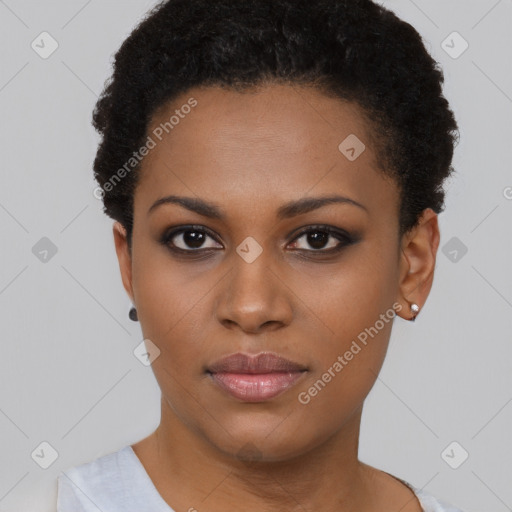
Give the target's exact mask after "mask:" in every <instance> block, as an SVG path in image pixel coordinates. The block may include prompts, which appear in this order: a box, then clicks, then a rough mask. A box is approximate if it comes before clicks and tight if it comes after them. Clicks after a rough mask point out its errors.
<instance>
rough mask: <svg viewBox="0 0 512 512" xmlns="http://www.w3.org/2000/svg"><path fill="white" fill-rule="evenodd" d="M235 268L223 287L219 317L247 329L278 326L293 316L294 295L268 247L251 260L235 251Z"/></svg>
mask: <svg viewBox="0 0 512 512" xmlns="http://www.w3.org/2000/svg"><path fill="white" fill-rule="evenodd" d="M233 260H234V261H233V268H232V269H231V271H230V272H228V275H227V277H226V279H225V280H224V283H223V285H222V286H221V287H219V297H218V300H217V304H216V316H217V319H218V321H219V322H220V323H221V324H223V325H224V327H226V328H229V329H234V328H239V329H241V330H243V331H244V332H245V333H259V332H263V331H265V330H271V331H273V330H276V329H279V328H282V327H284V326H286V325H288V324H289V323H290V322H291V319H292V316H293V308H292V303H291V295H292V292H291V291H290V288H289V286H287V285H286V284H285V282H284V280H283V278H281V277H280V276H279V270H278V269H277V268H275V267H276V266H275V265H272V262H271V255H270V254H269V252H268V253H267V252H266V251H265V250H264V251H263V252H262V253H261V254H260V255H259V256H258V257H257V258H256V259H255V260H254V261H252V262H251V263H249V262H248V261H246V260H244V259H243V258H242V257H240V256H239V255H238V254H235V255H234V258H233Z"/></svg>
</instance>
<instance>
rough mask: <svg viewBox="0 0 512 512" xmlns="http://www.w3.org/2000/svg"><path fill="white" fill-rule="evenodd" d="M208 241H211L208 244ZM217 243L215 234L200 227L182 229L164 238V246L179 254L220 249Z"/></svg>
mask: <svg viewBox="0 0 512 512" xmlns="http://www.w3.org/2000/svg"><path fill="white" fill-rule="evenodd" d="M208 239H210V242H208ZM212 241H213V243H212ZM216 243H217V242H216V241H215V237H214V236H213V234H211V233H210V231H209V230H207V229H205V228H203V227H200V226H186V227H181V228H180V229H175V230H173V231H171V232H168V233H166V234H164V236H163V237H162V244H164V245H166V246H168V247H169V248H170V249H171V250H173V251H177V252H199V251H201V250H203V249H217V248H219V247H218V245H217V246H216V245H215V244H216ZM220 248H222V246H220Z"/></svg>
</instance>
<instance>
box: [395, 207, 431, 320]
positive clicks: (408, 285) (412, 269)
mask: <svg viewBox="0 0 512 512" xmlns="http://www.w3.org/2000/svg"><path fill="white" fill-rule="evenodd" d="M439 240H440V234H439V225H438V222H437V214H436V213H435V212H434V211H433V210H432V209H431V208H426V209H425V210H423V213H422V215H421V217H420V220H419V224H418V225H417V226H416V227H415V228H414V229H413V230H412V231H411V232H410V233H406V234H405V235H404V236H403V239H402V241H401V248H400V251H401V254H400V282H399V297H398V302H399V303H400V304H401V305H402V309H401V310H400V311H401V313H397V314H400V316H401V317H402V318H405V319H406V320H412V319H413V318H414V317H415V316H416V314H415V313H413V312H412V311H411V304H413V303H416V304H418V306H419V307H420V311H421V309H422V308H423V305H424V304H425V302H426V300H427V297H428V294H429V293H430V289H431V287H432V282H433V280H434V269H435V266H436V254H437V248H438V247H439Z"/></svg>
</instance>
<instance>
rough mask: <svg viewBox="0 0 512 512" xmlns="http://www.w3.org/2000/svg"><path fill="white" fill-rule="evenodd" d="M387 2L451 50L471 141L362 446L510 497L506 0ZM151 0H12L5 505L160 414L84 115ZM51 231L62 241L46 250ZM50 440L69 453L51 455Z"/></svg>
mask: <svg viewBox="0 0 512 512" xmlns="http://www.w3.org/2000/svg"><path fill="white" fill-rule="evenodd" d="M382 3H383V4H384V5H385V6H386V7H388V8H390V9H392V10H394V11H395V12H396V13H397V14H398V15H399V16H400V17H401V18H403V19H405V20H406V21H408V22H409V23H411V24H412V25H413V26H414V27H415V28H416V29H417V30H418V31H419V32H420V33H421V34H422V36H423V37H424V39H425V41H426V44H427V48H428V49H429V51H430V52H431V53H432V55H433V56H434V58H435V59H436V60H437V61H439V62H440V64H441V66H442V68H443V70H444V73H445V78H446V83H445V95H446V97H447V98H448V100H449V101H450V103H451V106H452V108H453V110H454V111H455V115H456V117H457V120H458V123H459V125H460V132H461V141H460V144H459V145H458V147H457V149H456V154H455V159H454V166H455V168H456V170H457V174H456V175H455V177H454V178H453V179H452V180H451V181H450V182H449V183H448V196H447V208H446V211H445V212H444V213H442V214H441V215H440V218H439V220H440V225H441V233H442V235H441V236H442V238H441V246H440V250H439V254H438V261H437V267H436V275H435V281H434V286H433V289H432V292H431V295H430V297H429V300H428V302H427V304H426V305H425V308H424V310H423V311H422V312H421V314H420V316H419V317H418V320H417V321H416V323H415V324H413V323H408V322H406V321H404V320H402V319H400V318H397V319H396V321H395V325H394V328H393V335H392V339H391V345H390V348H389V353H388V356H387V359H386V362H385V364H384V368H383V370H382V372H381V374H380V376H379V379H378V381H377V382H376V384H375V387H374V388H373V390H372V391H371V393H370V395H369V397H368V399H367V402H366V406H365V411H364V416H363V423H362V427H361V442H360V456H361V459H362V460H363V461H364V462H366V463H368V464H372V465H374V466H376V467H379V468H381V469H383V470H385V471H388V472H391V473H393V474H395V475H397V476H400V477H402V478H404V479H406V480H408V481H409V482H411V483H413V484H414V485H416V486H417V487H421V488H425V489H426V490H427V491H429V492H431V493H433V494H435V495H437V496H438V497H440V498H442V499H445V500H447V501H450V502H452V503H454V504H456V505H458V506H459V507H460V508H461V509H463V510H464V511H465V512H476V511H479V510H485V512H502V511H506V510H512V485H511V484H512V442H511V432H512V403H511V402H512V371H511V366H512V363H511V361H512V343H511V337H512V336H511V333H512V309H511V308H512V273H511V270H510V262H511V261H512V258H511V256H512V242H511V239H512V229H511V228H512V226H511V224H512V222H511V219H512V172H511V170H510V169H511V167H510V165H511V164H510V162H511V160H512V151H511V147H512V143H511V135H512V133H511V132H512V129H511V121H510V119H511V113H512V73H511V69H510V62H511V57H512V55H511V48H512V36H511V33H512V31H511V27H512V2H511V1H510V0H500V1H496V0H479V1H463V0H459V1H455V0H451V1H446V0H442V1H441V0H435V1H433V0H429V1H427V0H415V1H412V0H389V1H385V2H382ZM153 4H154V2H151V1H142V0H138V1H133V0H132V1H125V0H123V1H112V0H108V1H105V0H103V1H99V0H92V1H85V0H72V1H71V0H65V1H64V0H58V1H57V0H55V1H46V2H43V1H35V0H31V1H27V0H5V1H0V40H1V48H2V52H1V55H2V57H1V59H2V62H1V66H0V116H1V119H2V123H1V126H0V131H1V138H0V140H1V144H2V148H1V149H2V159H1V162H0V168H1V185H2V186H1V188H0V225H1V229H2V241H1V244H2V245H1V247H2V249H1V253H0V257H1V264H0V317H1V320H2V321H1V330H2V344H1V351H2V357H1V358H0V375H1V379H2V381H1V382H2V385H1V386H0V434H1V440H0V449H1V456H0V461H1V463H0V510H1V511H17V512H23V511H29V510H30V511H52V510H55V499H56V476H57V474H58V473H59V472H60V471H61V470H64V469H66V468H68V467H70V466H74V465H76V464H79V463H82V462H85V461H89V460H92V459H94V458H96V457H98V456H100V455H103V454H105V453H109V452H112V451H115V450H117V449H119V448H121V447H122V446H125V445H127V444H131V443H134V442H135V441H137V440H139V439H141V438H142V437H145V436H146V435H148V434H149V433H150V432H152V431H153V430H154V428H156V426H157V424H158V421H159V415H160V410H159V389H158V387H157V384H156V381H155V379H154V377H153V374H152V372H151V367H146V366H144V365H142V364H141V363H140V362H139V360H138V359H136V358H135V357H134V355H133V350H134V349H135V347H136V346H137V345H138V344H139V343H140V342H141V340H142V336H141V332H140V328H139V324H136V323H133V322H131V321H130V320H129V319H128V316H127V313H128V309H129V306H130V303H129V300H128V298H127V296H126V294H125V292H124V289H123V287H122V284H121V279H120V276H119V270H118V265H117V259H116V257H115V251H114V245H113V240H112V233H111V226H112V221H111V220H110V219H108V218H107V217H105V216H104V215H103V213H102V211H101V203H100V201H98V200H97V199H95V197H94V196H93V189H94V187H95V186H96V185H95V182H94V181H93V177H92V170H91V166H92V161H93V158H94V154H95V149H96V144H97V141H98V138H97V136H96V134H95V132H94V130H93V128H92V127H91V125H90V118H91V111H92V108H93V105H94V103H95V101H96V99H97V95H98V94H99V93H100V91H101V89H102V86H103V83H104V81H105V80H106V79H107V77H108V76H109V74H110V61H111V60H110V59H111V55H112V54H113V53H114V52H115V51H116V50H117V48H118V47H119V45H120V44H121V42H122V40H123V39H124V38H125V37H126V36H127V35H128V34H129V32H130V30H131V29H132V28H133V26H134V25H135V24H136V22H137V21H138V20H139V19H140V18H141V16H142V15H143V13H145V12H146V11H147V9H148V8H149V7H151V6H152V5H153ZM43 31H47V32H49V33H50V34H51V36H52V37H53V38H54V39H55V40H56V41H57V42H58V45H59V47H58V49H57V50H56V51H55V52H54V53H53V54H52V55H51V56H50V57H48V58H47V59H43V58H41V57H40V56H39V54H38V53H36V52H35V51H34V50H33V49H32V47H31V43H32V41H34V40H36V43H37V41H38V40H39V41H40V39H37V38H38V36H39V34H40V33H41V32H43ZM454 31H457V32H458V33H460V34H461V36H462V37H463V38H464V39H465V40H466V41H467V42H468V43H469V48H468V49H467V50H466V51H465V52H464V53H462V55H460V56H458V58H453V57H452V56H450V55H449V54H448V53H447V52H446V51H445V50H444V49H443V47H442V42H443V41H444V40H446V38H447V37H448V36H449V35H450V34H451V33H452V32H454ZM451 41H453V43H452V42H451ZM39 44H40V46H41V45H42V44H41V43H39ZM445 44H449V45H450V46H452V47H453V48H452V49H451V50H450V51H451V52H452V53H453V52H458V51H459V50H460V49H461V48H462V47H461V41H460V40H457V39H453V36H452V37H451V38H448V40H447V43H445ZM45 48H46V49H48V48H49V42H48V40H47V41H46V43H45ZM43 237H47V238H48V239H49V240H51V242H52V244H54V246H55V247H56V249H57V252H56V254H54V255H53V254H52V252H51V250H50V252H49V253H48V254H46V261H41V258H43V259H44V257H45V256H44V254H45V253H44V252H41V251H43V250H44V249H45V248H47V246H48V244H49V242H48V240H43V241H41V239H42V238H43ZM454 237H455V239H454V240H452V239H453V238H454ZM37 244H39V245H37ZM447 244H448V245H447ZM34 246H35V247H36V248H35V249H33V248H34ZM464 247H466V248H467V253H466V254H463V248H464ZM453 251H456V252H453ZM34 253H35V254H34ZM455 257H456V259H455ZM454 259H455V260H454ZM454 441H456V442H457V443H458V444H459V445H460V447H459V445H457V446H456V447H455V449H454V450H453V451H451V448H450V449H448V451H447V452H445V449H446V448H447V447H448V446H449V445H450V443H452V442H454ZM42 442H47V443H49V444H50V445H51V446H52V447H53V448H54V449H55V450H56V451H57V452H58V458H57V459H56V460H55V461H54V462H53V463H52V464H51V465H50V466H49V467H48V468H47V469H43V468H42V467H40V464H44V463H45V461H46V463H48V462H49V461H50V460H49V459H48V458H49V457H50V456H51V454H50V450H49V449H48V447H46V445H43V446H42V447H41V446H40V444H41V443H42ZM463 449H464V450H466V451H467V452H468V453H469V457H468V458H467V460H465V461H464V462H463V463H462V464H461V465H460V466H459V467H458V468H457V469H453V468H452V467H450V465H448V463H447V462H445V460H449V461H450V462H451V464H452V465H458V464H460V462H461V460H462V455H461V454H462V453H463V452H462V450H463ZM41 450H42V451H41ZM33 453H35V454H36V455H34V456H32V455H31V454H33ZM443 453H445V455H444V456H442V454H443ZM37 454H39V457H38V456H37ZM446 454H448V455H446Z"/></svg>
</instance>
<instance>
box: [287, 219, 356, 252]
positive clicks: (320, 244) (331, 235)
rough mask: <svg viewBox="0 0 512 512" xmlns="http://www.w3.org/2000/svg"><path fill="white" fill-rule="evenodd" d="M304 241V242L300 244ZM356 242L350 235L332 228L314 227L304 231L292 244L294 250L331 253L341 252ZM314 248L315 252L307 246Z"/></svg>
mask: <svg viewBox="0 0 512 512" xmlns="http://www.w3.org/2000/svg"><path fill="white" fill-rule="evenodd" d="M301 239H303V241H302V242H299V241H300V240H301ZM353 242H354V240H353V239H352V237H350V235H348V234H346V233H343V232H342V231H339V230H337V229H334V228H332V227H330V226H312V227H310V228H308V229H307V230H304V231H302V232H301V233H300V234H299V235H298V236H297V237H296V238H295V239H294V241H293V242H292V246H293V247H292V248H293V249H297V250H301V251H308V252H322V253H331V252H336V251H338V250H341V249H342V248H343V247H344V246H347V245H350V244H351V243H353ZM308 245H309V246H310V247H313V250H311V249H308V247H307V246H308Z"/></svg>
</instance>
